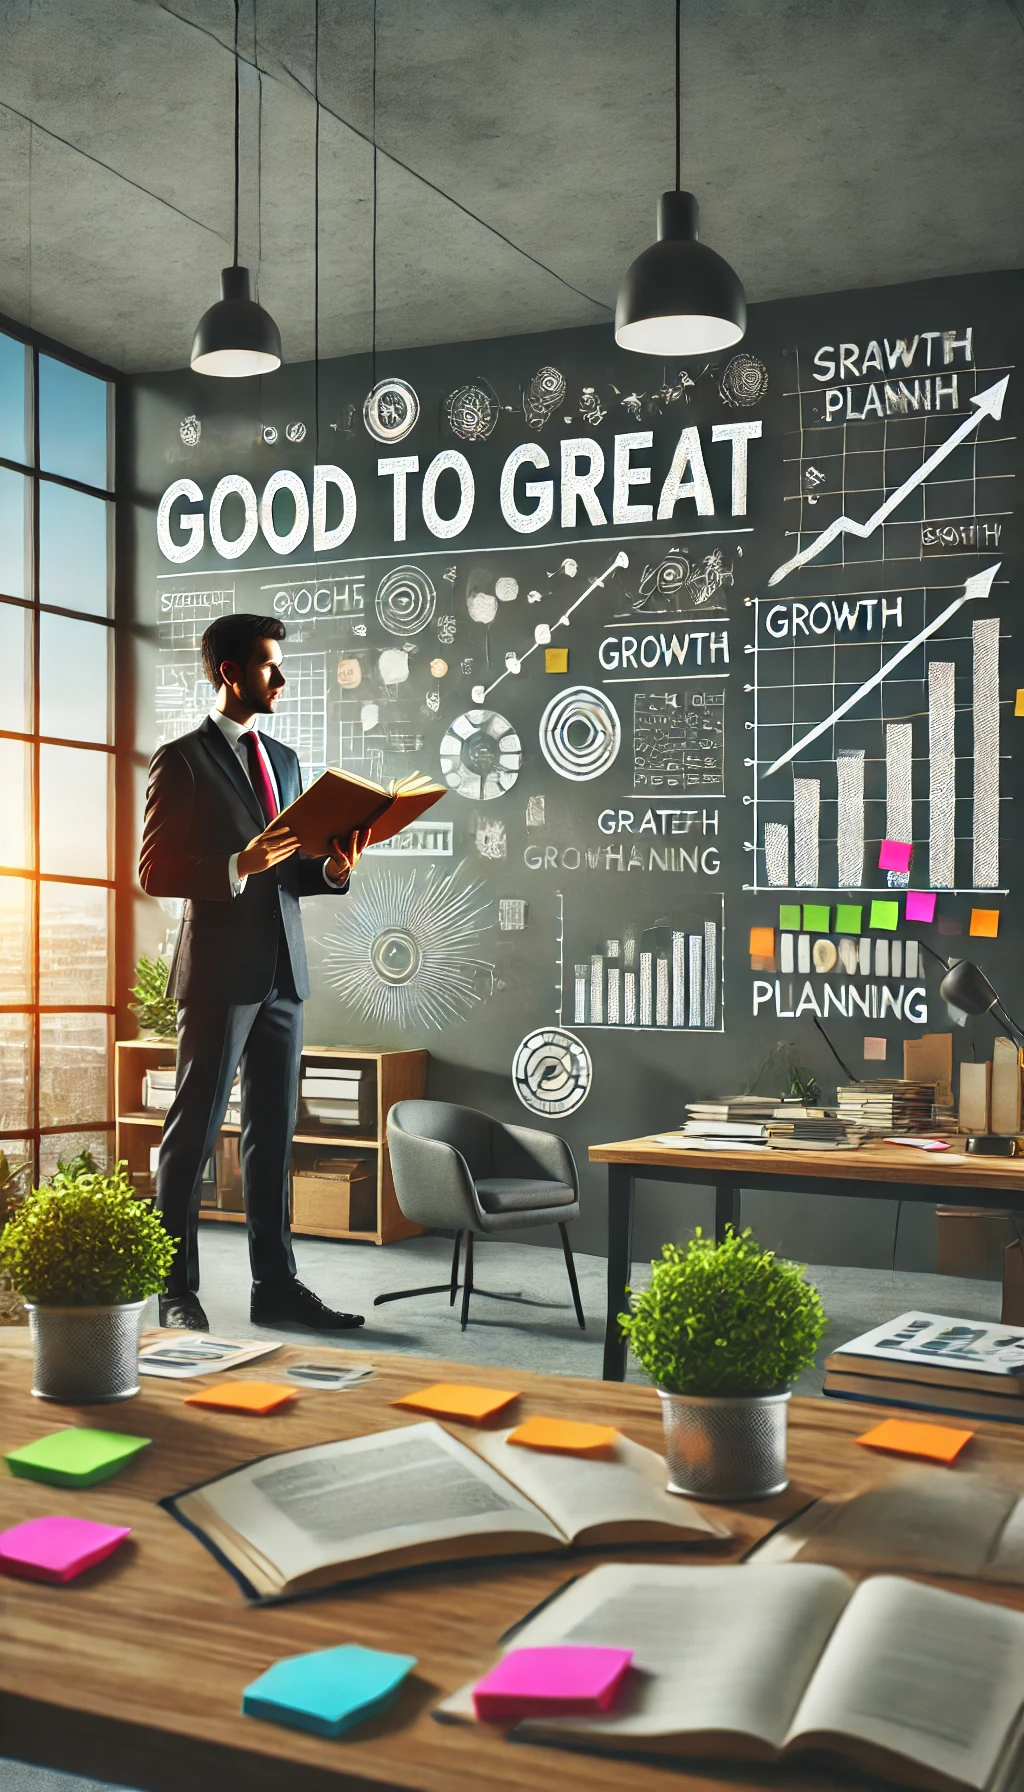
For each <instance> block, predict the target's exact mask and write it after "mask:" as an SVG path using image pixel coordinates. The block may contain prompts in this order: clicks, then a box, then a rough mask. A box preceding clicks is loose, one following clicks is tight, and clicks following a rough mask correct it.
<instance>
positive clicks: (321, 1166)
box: [292, 1157, 377, 1232]
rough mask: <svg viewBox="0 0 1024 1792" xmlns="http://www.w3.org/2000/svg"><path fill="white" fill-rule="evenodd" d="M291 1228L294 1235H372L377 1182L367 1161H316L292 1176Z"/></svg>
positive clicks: (361, 1159)
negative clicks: (328, 1233) (349, 1233)
mask: <svg viewBox="0 0 1024 1792" xmlns="http://www.w3.org/2000/svg"><path fill="white" fill-rule="evenodd" d="M292 1225H293V1226H294V1228H295V1230H296V1231H297V1232H375V1231H376V1230H377V1179H376V1173H375V1166H374V1165H373V1163H372V1162H370V1161H369V1160H368V1159H367V1158H355V1157H351V1158H344V1157H336V1158H318V1159H317V1161H316V1163H315V1164H314V1166H313V1168H312V1169H310V1170H306V1169H302V1170H294V1171H293V1172H292Z"/></svg>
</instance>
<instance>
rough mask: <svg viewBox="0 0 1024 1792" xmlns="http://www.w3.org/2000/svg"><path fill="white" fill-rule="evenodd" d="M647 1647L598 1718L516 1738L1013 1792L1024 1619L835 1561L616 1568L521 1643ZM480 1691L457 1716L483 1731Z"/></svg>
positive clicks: (939, 1790) (537, 1727)
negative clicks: (825, 1763) (811, 1764)
mask: <svg viewBox="0 0 1024 1792" xmlns="http://www.w3.org/2000/svg"><path fill="white" fill-rule="evenodd" d="M558 1643H589V1644H598V1645H605V1646H607V1647H613V1648H620V1649H632V1650H633V1663H632V1666H631V1668H630V1670H629V1673H628V1675H627V1677H626V1683H625V1688H624V1691H623V1694H622V1695H621V1697H620V1699H619V1700H618V1702H617V1704H616V1706H615V1707H613V1709H612V1710H611V1711H610V1712H608V1713H607V1714H606V1715H604V1716H600V1717H559V1718H545V1719H539V1718H531V1719H527V1720H521V1721H520V1723H519V1724H518V1725H517V1726H516V1729H515V1735H516V1737H517V1738H521V1739H524V1740H532V1741H536V1742H562V1743H571V1744H574V1745H575V1746H577V1747H580V1748H587V1749H600V1750H603V1751H608V1750H611V1751H619V1752H624V1753H626V1752H628V1753H636V1752H640V1753H651V1754H658V1755H673V1756H678V1757H686V1756H694V1757H702V1756H703V1757H720V1758H732V1759H734V1760H745V1761H777V1760H782V1759H787V1758H792V1757H793V1756H795V1755H798V1754H802V1753H805V1752H813V1753H814V1754H817V1755H825V1756H827V1757H828V1758H830V1759H831V1760H833V1761H835V1760H839V1761H840V1762H842V1763H843V1765H845V1766H847V1767H854V1768H860V1769H862V1770H865V1771H867V1772H869V1773H876V1774H881V1775H883V1776H885V1777H886V1778H889V1779H893V1780H898V1781H900V1782H901V1783H903V1784H904V1785H909V1786H919V1787H925V1788H928V1789H929V1792H963V1789H964V1788H970V1792H998V1789H1000V1788H1002V1787H1004V1786H1006V1785H1007V1783H1008V1780H1009V1778H1010V1775H1011V1774H1012V1771H1013V1768H1014V1765H1015V1762H1016V1759H1017V1755H1018V1742H1019V1730H1018V1726H1019V1717H1020V1710H1021V1698H1022V1690H1024V1616H1022V1615H1021V1614H1019V1613H1017V1612H1011V1611H1007V1610H1005V1609H1004V1608H1002V1607H1000V1606H994V1605H984V1604H982V1602H981V1601H980V1600H976V1599H968V1598H965V1597H963V1596H962V1595H960V1594H956V1593H947V1592H943V1591H941V1590H939V1589H937V1588H935V1587H927V1586H920V1585H918V1584H917V1583H916V1582H914V1581H908V1580H899V1579H896V1578H895V1577H888V1576H880V1577H879V1578H877V1579H874V1580H868V1581H864V1582H862V1583H861V1585H860V1586H859V1587H855V1586H854V1583H853V1582H852V1581H851V1580H849V1579H848V1578H847V1576H846V1575H845V1574H840V1573H839V1572H838V1570H836V1569H834V1568H826V1567H807V1568H805V1567H782V1566H779V1567H757V1568H752V1567H742V1568H740V1567H735V1568H712V1567H707V1568H681V1567H676V1566H674V1565H668V1564H666V1565H665V1566H663V1567H633V1566H625V1565H619V1564H615V1565H608V1566H604V1567H601V1568H595V1569H593V1570H592V1571H591V1573H589V1574H587V1575H584V1576H583V1577H582V1578H581V1579H580V1580H577V1581H574V1582H573V1583H572V1584H571V1585H570V1586H569V1587H567V1588H566V1590H565V1591H564V1592H563V1593H562V1594H560V1595H559V1597H558V1598H556V1599H554V1600H551V1601H550V1602H549V1603H548V1604H547V1605H546V1606H545V1607H544V1608H543V1609H542V1610H541V1611H540V1612H538V1614H537V1616H536V1617H535V1618H533V1619H531V1620H529V1621H528V1622H527V1623H526V1624H525V1625H523V1626H521V1627H520V1628H519V1629H518V1630H517V1631H516V1632H515V1633H514V1635H513V1636H512V1637H511V1638H510V1639H509V1641H508V1644H507V1648H509V1649H520V1648H522V1649H525V1648H543V1647H550V1646H551V1645H553V1644H558ZM471 1693H472V1689H471V1688H470V1687H464V1688H463V1689H462V1690H461V1691H460V1692H458V1693H456V1694H455V1695H454V1697H452V1698H451V1699H447V1700H445V1702H444V1704H443V1705H441V1706H440V1707H439V1708H438V1710H437V1711H436V1713H435V1715H436V1716H437V1717H438V1718H439V1719H441V1720H442V1721H445V1720H448V1721H453V1722H457V1721H462V1720H465V1721H467V1722H474V1721H475V1719H474V1714H473V1701H472V1696H471Z"/></svg>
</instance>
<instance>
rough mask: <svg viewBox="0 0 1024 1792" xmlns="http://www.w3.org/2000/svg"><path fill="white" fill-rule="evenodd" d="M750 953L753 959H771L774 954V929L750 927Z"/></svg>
mask: <svg viewBox="0 0 1024 1792" xmlns="http://www.w3.org/2000/svg"><path fill="white" fill-rule="evenodd" d="M750 951H751V955H752V956H753V957H755V958H771V957H772V956H773V954H774V952H775V929H774V927H752V928H751V929H750Z"/></svg>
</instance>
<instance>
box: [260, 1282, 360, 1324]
mask: <svg viewBox="0 0 1024 1792" xmlns="http://www.w3.org/2000/svg"><path fill="white" fill-rule="evenodd" d="M249 1319H250V1321H251V1323H252V1324H253V1325H308V1326H309V1328H310V1330H311V1331H314V1332H350V1331H354V1330H355V1328H356V1326H359V1325H362V1323H363V1315H362V1314H361V1313H335V1312H333V1311H332V1309H331V1308H330V1307H325V1306H324V1303H323V1301H322V1300H319V1299H318V1298H317V1296H316V1295H315V1294H314V1293H313V1291H312V1289H311V1288H304V1287H303V1285H302V1283H301V1282H300V1281H298V1280H295V1279H293V1280H292V1281H290V1282H272V1283H266V1282H254V1283H253V1285H252V1299H251V1301H250V1303H249Z"/></svg>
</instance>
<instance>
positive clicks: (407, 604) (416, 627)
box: [376, 566, 437, 635]
mask: <svg viewBox="0 0 1024 1792" xmlns="http://www.w3.org/2000/svg"><path fill="white" fill-rule="evenodd" d="M376 601H377V619H378V621H379V622H380V624H381V626H382V627H383V628H386V629H387V631H388V634H389V635H418V634H419V632H420V630H421V629H423V628H426V626H427V623H428V622H429V621H430V619H431V617H432V616H433V614H434V606H435V604H436V603H437V593H436V591H435V590H434V582H433V580H432V579H431V578H430V576H429V574H428V573H425V572H424V571H423V569H422V567H419V566H393V567H392V568H391V571H390V572H386V573H385V574H384V577H383V578H382V579H381V582H380V584H379V585H378V586H377V600H376Z"/></svg>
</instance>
